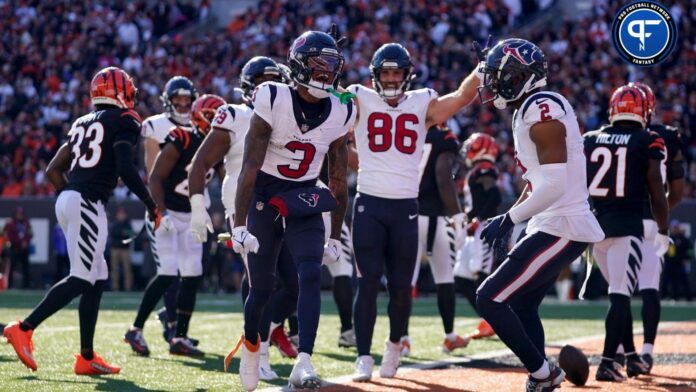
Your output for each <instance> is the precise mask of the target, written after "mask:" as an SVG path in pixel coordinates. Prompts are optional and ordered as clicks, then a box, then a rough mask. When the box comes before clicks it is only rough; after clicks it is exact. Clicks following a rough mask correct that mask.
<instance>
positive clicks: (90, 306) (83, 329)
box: [78, 280, 106, 360]
mask: <svg viewBox="0 0 696 392" xmlns="http://www.w3.org/2000/svg"><path fill="white" fill-rule="evenodd" d="M105 285H106V280H98V281H96V282H95V283H94V286H91V287H90V288H89V289H87V291H85V292H84V293H82V297H80V307H79V311H78V312H79V318H80V353H81V354H82V356H83V357H84V358H85V359H87V360H91V359H92V358H94V352H93V348H94V330H95V328H96V327H97V316H99V304H100V303H101V297H102V293H103V292H104V286H105Z"/></svg>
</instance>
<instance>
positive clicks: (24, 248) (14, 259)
mask: <svg viewBox="0 0 696 392" xmlns="http://www.w3.org/2000/svg"><path fill="white" fill-rule="evenodd" d="M3 231H4V232H5V236H6V238H7V241H8V242H9V243H10V260H11V263H12V265H11V271H12V272H10V282H9V285H10V287H12V282H13V280H14V279H13V276H14V275H15V273H16V272H17V269H18V268H21V270H22V288H24V289H28V288H29V287H30V286H31V284H30V283H31V275H30V273H29V251H30V245H31V238H32V237H33V233H32V230H31V224H30V223H29V220H28V219H27V218H26V217H25V216H24V209H23V208H22V207H17V209H15V212H14V215H13V216H12V218H11V219H10V220H9V221H7V223H5V229H4V230H3Z"/></svg>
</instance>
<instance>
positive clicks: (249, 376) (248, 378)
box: [239, 339, 261, 391]
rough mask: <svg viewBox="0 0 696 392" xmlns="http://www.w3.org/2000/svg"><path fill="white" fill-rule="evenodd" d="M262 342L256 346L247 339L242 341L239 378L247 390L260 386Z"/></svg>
mask: <svg viewBox="0 0 696 392" xmlns="http://www.w3.org/2000/svg"><path fill="white" fill-rule="evenodd" d="M259 343H260V342H257V343H256V346H255V347H254V346H253V345H252V344H251V343H249V342H248V341H247V340H246V339H244V342H242V355H241V358H240V360H239V379H240V380H241V382H242V387H243V388H244V390H245V391H253V390H255V389H256V387H258V386H259V361H260V359H261V349H260V347H259V346H260V344H259Z"/></svg>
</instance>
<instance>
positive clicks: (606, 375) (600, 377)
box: [595, 362, 626, 382]
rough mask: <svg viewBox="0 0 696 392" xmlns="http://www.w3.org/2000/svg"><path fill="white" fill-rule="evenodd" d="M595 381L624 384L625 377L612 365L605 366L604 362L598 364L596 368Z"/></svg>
mask: <svg viewBox="0 0 696 392" xmlns="http://www.w3.org/2000/svg"><path fill="white" fill-rule="evenodd" d="M595 380H597V381H607V382H624V381H626V377H624V375H623V374H621V372H620V371H619V370H618V369H616V368H615V367H614V364H613V363H612V364H606V363H604V362H602V363H600V364H599V367H598V368H597V374H595Z"/></svg>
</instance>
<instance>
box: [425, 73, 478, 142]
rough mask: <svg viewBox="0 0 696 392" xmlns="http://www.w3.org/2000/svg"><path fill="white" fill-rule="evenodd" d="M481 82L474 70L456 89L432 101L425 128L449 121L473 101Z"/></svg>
mask: <svg viewBox="0 0 696 392" xmlns="http://www.w3.org/2000/svg"><path fill="white" fill-rule="evenodd" d="M480 84H481V82H480V80H479V78H478V76H476V70H474V71H472V72H471V73H470V74H469V75H468V76H467V77H466V78H464V80H463V81H462V83H461V84H460V85H459V88H458V89H457V90H456V91H453V92H451V93H449V94H447V95H443V96H441V97H437V98H435V99H433V100H432V101H430V105H429V106H428V112H427V114H426V117H425V128H426V129H428V128H430V127H432V126H433V125H437V124H441V123H443V122H445V121H447V120H448V119H449V118H450V117H452V116H453V115H454V114H455V113H457V112H458V111H459V110H460V109H461V108H463V107H464V106H466V105H468V104H470V103H471V101H473V100H474V98H475V97H476V94H477V92H478V86H479V85H480Z"/></svg>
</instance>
